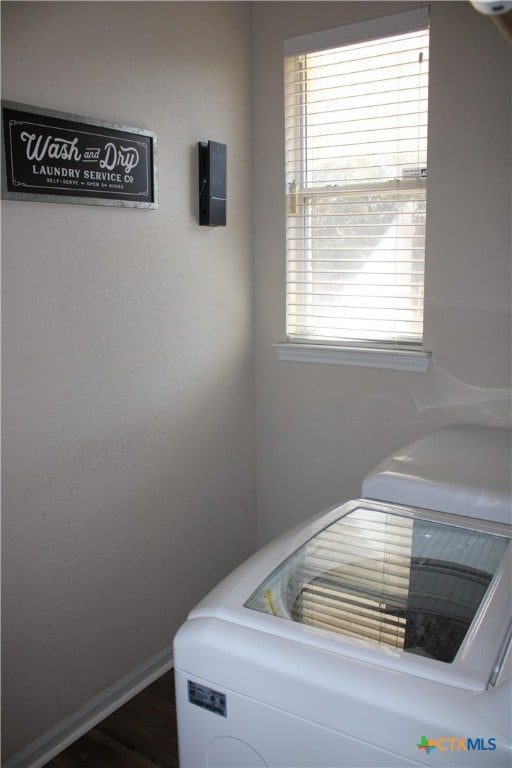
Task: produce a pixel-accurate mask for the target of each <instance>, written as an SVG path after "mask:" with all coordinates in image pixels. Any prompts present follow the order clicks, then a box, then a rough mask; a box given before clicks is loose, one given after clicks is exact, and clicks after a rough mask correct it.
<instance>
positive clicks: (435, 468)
mask: <svg viewBox="0 0 512 768" xmlns="http://www.w3.org/2000/svg"><path fill="white" fill-rule="evenodd" d="M511 466H512V463H511V430H510V429H504V428H503V429H502V428H498V427H485V426H479V425H476V424H456V425H453V426H451V427H446V428H445V429H441V430H439V431H438V432H434V434H432V435H428V436H427V437H423V438H421V439H420V440H416V441H415V442H413V443H410V444H409V445H406V446H405V447H404V448H401V449H400V450H399V451H397V452H396V453H395V454H394V455H393V456H390V457H389V458H388V459H385V460H384V461H383V462H381V463H380V464H378V465H377V467H375V469H374V470H373V472H371V473H370V474H369V475H367V476H366V478H365V479H364V481H363V486H362V492H363V496H365V497H366V498H371V499H378V500H381V501H386V502H394V503H397V504H406V505H410V506H415V507H423V508H424V509H434V510H438V511H440V512H449V513H452V514H456V515H464V516H466V517H475V518H480V519H482V520H493V521H495V522H501V523H510V521H511V514H512V489H511V478H512V471H511Z"/></svg>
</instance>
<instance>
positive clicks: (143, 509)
mask: <svg viewBox="0 0 512 768" xmlns="http://www.w3.org/2000/svg"><path fill="white" fill-rule="evenodd" d="M2 33H3V36H2V75H3V82H2V88H3V93H2V95H3V98H5V99H9V100H12V101H18V102H22V103H27V104H35V105H39V106H42V107H47V108H51V109H56V110H60V111H64V112H71V113H75V114H79V115H86V116H89V117H95V118H98V119H104V120H108V121H112V122H119V123H124V124H127V125H134V126H137V127H143V128H148V129H150V130H154V131H156V132H157V134H158V140H159V154H160V157H159V168H160V209H159V210H158V211H154V212H153V211H141V210H128V209H125V210H122V209H112V208H107V207H98V206H84V205H56V204H50V203H24V202H19V201H8V202H4V204H3V233H2V234H3V241H2V255H3V336H4V338H3V357H4V359H3V374H4V381H3V395H4V403H3V404H4V413H3V438H4V453H3V470H4V479H3V495H4V498H3V542H4V552H3V601H2V607H3V643H2V656H3V662H4V670H3V680H2V682H3V697H2V710H3V712H4V724H3V726H4V727H3V742H4V744H3V746H4V756H5V757H8V756H9V755H11V754H12V753H14V752H17V751H18V750H20V749H21V748H22V747H24V746H25V745H26V744H27V743H29V742H30V741H32V740H33V739H34V738H36V737H37V736H39V735H40V734H41V733H42V732H44V731H45V730H46V729H47V728H49V727H50V726H52V725H54V724H55V723H56V722H58V721H60V720H61V719H62V718H64V717H66V716H67V715H69V714H70V713H71V712H73V711H74V710H75V709H77V708H78V707H79V706H81V705H83V704H84V703H86V702H87V701H88V700H89V699H91V698H92V697H93V696H94V695H96V694H98V693H99V692H100V691H102V690H103V689H105V688H107V687H108V686H110V685H111V684H112V683H114V682H115V681H116V680H118V679H119V678H120V677H121V676H123V675H124V674H126V673H127V672H128V671H130V670H131V669H132V668H134V667H135V666H137V665H139V664H141V663H142V662H144V661H145V660H146V659H147V658H148V657H150V656H151V655H153V654H154V653H156V652H158V651H160V650H161V649H162V648H163V647H165V646H167V645H169V644H170V643H171V642H172V638H173V635H174V632H175V630H176V629H177V628H178V626H179V624H180V622H181V621H182V620H183V619H184V617H185V615H186V612H187V611H188V610H189V609H190V608H191V607H192V606H193V604H194V603H195V602H196V601H197V600H198V599H199V598H200V597H202V596H203V594H204V593H205V592H206V591H207V590H208V589H209V588H210V587H212V586H214V584H215V583H216V582H217V581H218V580H219V579H220V578H221V577H222V576H224V575H225V573H226V572H228V571H229V570H230V569H231V568H232V567H233V566H234V565H235V564H237V563H238V562H239V561H240V560H242V559H243V558H244V557H245V556H246V555H247V554H248V553H249V551H250V550H251V548H252V547H253V546H254V542H255V510H254V459H253V448H254V440H253V424H254V409H253V367H252V309H251V306H252V298H251V287H252V286H251V277H252V271H251V239H250V238H251V205H250V204H251V199H250V184H249V183H248V179H250V165H249V162H250V157H249V155H248V152H247V147H248V141H249V139H250V131H251V110H250V74H251V72H250V61H249V56H248V53H247V51H248V48H249V47H250V7H249V5H247V4H244V3H240V4H239V3H167V2H164V3H161V2H158V3H146V2H141V3H138V2H129V3H117V2H116V3H102V2H93V3H80V2H78V3H75V2H56V3H46V2H41V3H40V2H37V3H25V2H19V3H18V2H7V3H3V4H2ZM205 139H215V140H217V141H222V142H225V143H226V144H227V146H228V195H229V199H228V226H227V227H226V228H220V229H209V228H206V227H201V228H200V227H199V226H198V225H197V223H196V207H197V206H196V194H197V180H196V172H197V171H196V168H197V164H196V146H195V144H196V142H197V141H199V140H205Z"/></svg>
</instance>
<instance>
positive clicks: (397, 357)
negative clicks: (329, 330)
mask: <svg viewBox="0 0 512 768" xmlns="http://www.w3.org/2000/svg"><path fill="white" fill-rule="evenodd" d="M272 346H273V347H274V348H275V350H276V351H277V354H278V356H279V359H280V360H291V361H293V362H297V363H328V364H331V365H355V366H359V367H361V368H388V369H390V370H395V371H413V372H416V373H425V372H426V371H427V370H428V366H429V363H430V357H431V353H430V352H423V351H422V350H411V349H380V348H375V347H342V346H326V345H323V344H297V343H293V342H277V343H275V344H272Z"/></svg>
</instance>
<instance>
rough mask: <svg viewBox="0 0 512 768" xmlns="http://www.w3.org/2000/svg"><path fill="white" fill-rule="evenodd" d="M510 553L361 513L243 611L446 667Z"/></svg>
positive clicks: (282, 572)
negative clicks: (420, 657)
mask: <svg viewBox="0 0 512 768" xmlns="http://www.w3.org/2000/svg"><path fill="white" fill-rule="evenodd" d="M446 517H447V518H448V519H449V516H446ZM459 520H460V518H459ZM508 543H509V538H508V537H507V536H501V535H496V534H495V533H490V532H488V531H482V530H477V529H473V528H469V527H467V528H466V527H461V526H460V525H450V524H449V523H445V522H439V521H438V520H429V519H424V518H420V517H416V516H414V515H412V514H411V515H407V514H398V513H396V512H394V511H393V512H390V511H385V510H383V509H378V508H372V506H371V505H368V506H358V507H356V508H355V509H353V510H352V511H350V512H349V513H348V514H346V515H344V516H343V517H341V518H340V519H338V520H336V521H335V522H334V523H332V524H331V525H329V526H328V527H326V528H325V529H324V530H323V531H321V532H320V533H319V534H317V535H316V536H314V537H313V538H312V539H310V540H309V541H307V542H306V543H305V544H304V545H303V546H301V547H300V548H299V549H298V550H297V551H296V552H294V553H293V554H292V555H291V556H290V557H288V558H287V560H285V561H284V562H283V563H282V565H281V566H279V567H278V568H277V569H276V570H275V571H274V572H273V573H272V574H271V575H270V576H269V577H268V578H267V579H266V580H265V581H264V582H263V583H262V584H261V585H260V586H259V587H258V588H257V589H256V590H255V592H254V593H253V594H252V595H251V597H250V598H249V599H248V600H247V601H246V602H245V607H246V608H251V609H253V610H256V611H260V612H262V613H267V614H271V615H274V616H279V617H282V618H286V619H289V620H292V621H294V622H299V623H301V624H307V625H310V626H314V627H317V628H320V629H324V630H328V631H329V632H335V633H338V634H341V635H344V636H349V637H351V638H356V639H359V640H364V641H366V642H368V641H369V642H370V643H373V644H375V645H378V646H386V647H388V648H391V649H396V650H398V651H404V652H407V653H410V654H418V655H420V656H424V657H428V658H430V659H434V660H437V661H441V662H447V663H450V662H452V661H453V660H454V659H455V656H456V655H457V652H458V650H459V648H460V647H461V645H462V643H463V641H464V638H465V637H466V635H467V633H468V630H469V627H470V625H471V623H472V621H473V619H474V618H475V615H476V613H477V611H478V609H479V607H480V606H481V604H482V602H483V600H484V597H485V595H486V593H487V592H488V589H489V586H490V584H491V582H492V580H493V577H494V575H495V573H496V571H497V569H498V566H499V564H500V562H501V560H502V558H503V555H504V553H505V550H506V548H507V545H508Z"/></svg>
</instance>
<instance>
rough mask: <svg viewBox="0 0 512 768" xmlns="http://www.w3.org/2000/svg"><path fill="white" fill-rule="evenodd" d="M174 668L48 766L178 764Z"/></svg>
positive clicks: (173, 767) (162, 767)
mask: <svg viewBox="0 0 512 768" xmlns="http://www.w3.org/2000/svg"><path fill="white" fill-rule="evenodd" d="M178 765H179V764H178V738H177V730H176V705H175V697H174V676H173V671H172V670H171V671H170V672H167V673H166V674H165V675H163V676H162V677H160V678H159V679H158V680H156V681H155V682H154V683H152V685H150V686H148V688H146V689H145V690H143V691H141V693H139V694H138V695H137V696H135V697H134V698H133V699H131V700H130V701H128V702H127V703H126V704H125V705H124V706H122V707H120V708H119V709H118V710H117V711H116V712H114V713H113V714H112V715H110V716H109V717H107V718H106V719H105V720H103V721H102V722H101V723H99V725H97V726H96V728H93V729H92V730H91V731H89V732H88V733H86V734H85V736H82V738H81V739H79V740H78V741H76V742H75V743H74V744H72V745H71V746H70V747H68V749H66V750H65V751H64V752H61V754H60V755H57V757H55V758H54V759H53V760H51V761H50V762H49V763H47V768H155V766H158V768H178Z"/></svg>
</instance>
